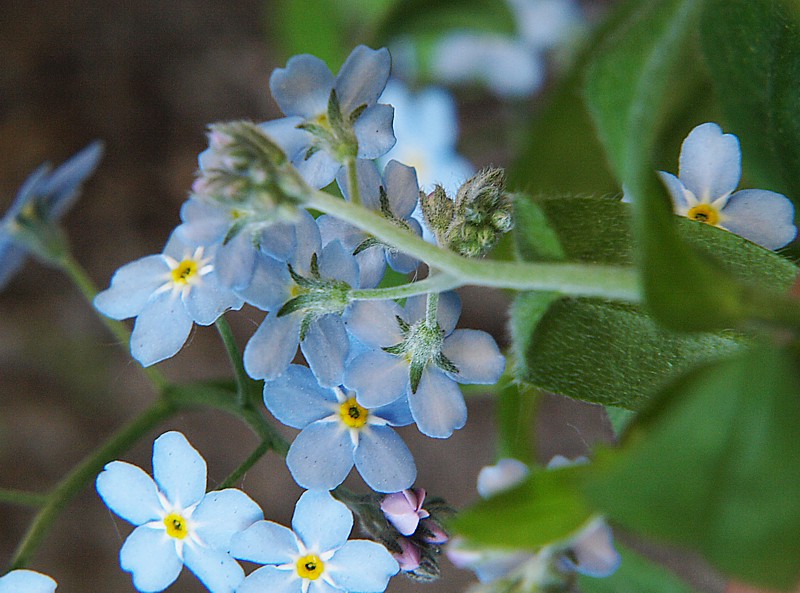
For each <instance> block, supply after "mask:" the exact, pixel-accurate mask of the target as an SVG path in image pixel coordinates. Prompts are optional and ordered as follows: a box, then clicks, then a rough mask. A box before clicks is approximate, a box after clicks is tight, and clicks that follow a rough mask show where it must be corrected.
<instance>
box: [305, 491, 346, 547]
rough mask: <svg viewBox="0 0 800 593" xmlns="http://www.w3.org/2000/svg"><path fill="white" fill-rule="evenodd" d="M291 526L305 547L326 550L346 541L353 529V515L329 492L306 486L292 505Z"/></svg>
mask: <svg viewBox="0 0 800 593" xmlns="http://www.w3.org/2000/svg"><path fill="white" fill-rule="evenodd" d="M292 529H294V532H295V533H296V534H297V536H298V537H299V538H300V540H301V541H302V542H303V543H304V544H305V545H306V547H307V548H312V547H316V549H317V550H319V551H320V552H327V551H329V550H335V549H337V548H339V547H341V546H342V544H344V542H346V541H347V537H348V536H349V535H350V530H351V529H353V515H352V513H350V511H349V510H348V508H347V507H346V506H345V505H344V504H343V503H341V502H339V501H338V500H334V498H333V497H332V496H331V495H330V493H329V492H326V491H322V490H308V491H306V492H303V494H302V496H300V500H298V501H297V504H296V505H295V508H294V516H293V517H292Z"/></svg>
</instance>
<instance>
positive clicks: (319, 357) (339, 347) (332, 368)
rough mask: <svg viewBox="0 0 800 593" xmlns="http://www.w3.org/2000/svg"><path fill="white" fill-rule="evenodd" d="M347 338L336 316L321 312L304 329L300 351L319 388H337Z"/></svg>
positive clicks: (341, 378) (345, 355)
mask: <svg viewBox="0 0 800 593" xmlns="http://www.w3.org/2000/svg"><path fill="white" fill-rule="evenodd" d="M349 343H350V341H349V338H348V336H347V331H345V329H344V322H343V321H342V318H341V317H339V316H338V315H323V316H322V317H320V318H319V319H317V320H316V321H315V322H314V323H312V324H311V325H310V327H309V328H308V332H306V335H305V339H304V340H303V341H302V342H301V343H300V350H301V351H302V352H303V355H304V356H305V358H306V362H308V366H309V367H311V370H312V371H313V372H314V376H315V377H316V378H317V380H318V381H319V383H320V385H322V386H323V387H338V386H339V385H341V384H342V381H343V377H344V363H345V359H346V358H347V352H348V347H349Z"/></svg>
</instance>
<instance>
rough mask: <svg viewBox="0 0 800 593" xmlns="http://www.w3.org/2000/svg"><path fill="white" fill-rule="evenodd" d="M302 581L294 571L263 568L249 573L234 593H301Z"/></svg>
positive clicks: (269, 567) (270, 567) (272, 567)
mask: <svg viewBox="0 0 800 593" xmlns="http://www.w3.org/2000/svg"><path fill="white" fill-rule="evenodd" d="M302 587H303V580H302V579H301V578H300V577H298V576H297V573H296V572H295V571H290V570H278V569H277V568H275V567H274V566H263V567H261V568H259V569H258V570H255V571H253V572H252V573H250V574H249V575H248V576H247V577H246V578H245V579H244V581H243V582H242V584H241V585H239V587H238V588H237V589H236V593H264V592H265V591H268V592H269V593H301V591H302Z"/></svg>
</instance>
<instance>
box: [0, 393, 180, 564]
mask: <svg viewBox="0 0 800 593" xmlns="http://www.w3.org/2000/svg"><path fill="white" fill-rule="evenodd" d="M176 411H177V408H176V407H175V406H173V405H171V404H170V403H169V402H167V401H166V400H164V399H161V400H159V401H157V402H156V403H155V404H153V405H152V406H151V407H150V408H148V409H147V410H145V411H144V412H142V413H141V414H140V415H139V416H137V417H136V418H134V419H133V420H132V421H131V422H130V423H128V424H127V425H126V426H124V427H122V428H121V429H120V430H118V431H117V432H116V433H114V434H113V435H112V436H111V438H109V439H108V440H107V441H106V442H105V443H103V444H102V445H101V446H100V447H98V448H97V449H95V450H94V451H93V452H92V453H91V454H90V455H89V456H88V457H86V458H84V460H83V461H81V462H80V463H79V464H78V465H77V466H76V467H75V468H73V470H72V471H71V472H70V473H69V474H67V475H66V476H65V477H64V478H63V479H62V480H61V481H60V482H59V483H58V484H57V485H56V487H55V488H54V489H53V490H52V491H51V492H50V494H49V495H48V496H47V502H46V504H44V505H43V506H42V508H41V509H40V510H39V512H38V513H37V514H36V516H35V517H34V519H33V521H32V522H31V524H30V526H29V527H28V530H27V532H26V533H25V535H24V536H23V538H22V541H21V542H20V543H19V546H17V549H16V551H15V552H14V556H13V557H12V559H11V569H15V568H23V567H24V566H26V565H27V564H28V563H29V562H30V560H31V557H32V556H33V554H34V553H35V552H36V550H37V549H38V548H39V546H40V545H41V543H42V538H44V536H45V534H46V533H47V532H48V531H49V529H50V527H51V526H52V524H53V522H54V521H55V520H56V519H57V518H58V516H59V515H60V514H61V511H63V510H64V508H65V507H66V506H67V504H69V502H70V501H71V500H72V499H73V498H75V496H77V495H78V494H79V493H80V492H81V491H82V490H83V489H84V488H85V487H86V485H87V484H88V483H89V482H91V481H92V480H94V479H95V477H96V476H97V474H99V473H100V471H102V469H103V466H105V464H106V463H108V462H109V461H112V460H114V459H116V458H117V457H119V456H120V455H121V454H122V453H124V452H125V451H127V450H128V449H129V448H130V447H131V446H133V445H134V444H135V443H136V442H137V441H138V440H139V438H141V436H142V435H143V434H145V433H146V432H148V431H149V430H151V429H153V428H155V427H156V426H158V425H159V424H160V423H161V422H163V421H164V420H166V419H167V418H169V417H170V416H171V415H172V414H174V413H175V412H176Z"/></svg>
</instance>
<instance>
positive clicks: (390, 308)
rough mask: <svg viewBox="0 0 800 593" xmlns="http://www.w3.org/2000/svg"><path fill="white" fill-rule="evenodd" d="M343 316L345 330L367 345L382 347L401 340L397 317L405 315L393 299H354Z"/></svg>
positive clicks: (401, 334) (401, 335)
mask: <svg viewBox="0 0 800 593" xmlns="http://www.w3.org/2000/svg"><path fill="white" fill-rule="evenodd" d="M409 300H411V299H409ZM343 317H344V323H345V326H346V327H347V330H348V331H349V332H350V333H351V334H353V335H354V336H355V337H356V338H358V339H359V340H360V341H361V342H363V343H364V344H366V345H367V346H371V347H373V348H383V347H386V346H394V345H396V344H399V343H400V342H402V341H403V333H402V332H401V331H400V325H399V324H398V323H397V317H400V318H405V316H404V315H403V311H402V309H400V307H399V306H398V305H397V303H395V302H394V301H356V302H355V303H353V304H352V305H350V307H348V309H347V310H346V311H345V313H344V316H343Z"/></svg>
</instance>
